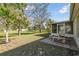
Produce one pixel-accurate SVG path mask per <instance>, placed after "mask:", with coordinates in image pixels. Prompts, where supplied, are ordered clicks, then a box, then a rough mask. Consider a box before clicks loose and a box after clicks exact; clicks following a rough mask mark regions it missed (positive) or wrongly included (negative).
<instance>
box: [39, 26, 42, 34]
mask: <svg viewBox="0 0 79 59" xmlns="http://www.w3.org/2000/svg"><path fill="white" fill-rule="evenodd" d="M39 32H40V33H41V32H42V29H41V25H39Z"/></svg>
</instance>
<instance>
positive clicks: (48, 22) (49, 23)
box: [46, 19, 54, 32]
mask: <svg viewBox="0 0 79 59" xmlns="http://www.w3.org/2000/svg"><path fill="white" fill-rule="evenodd" d="M53 23H54V20H52V19H49V20H48V21H47V29H46V30H47V31H48V32H51V31H52V24H53Z"/></svg>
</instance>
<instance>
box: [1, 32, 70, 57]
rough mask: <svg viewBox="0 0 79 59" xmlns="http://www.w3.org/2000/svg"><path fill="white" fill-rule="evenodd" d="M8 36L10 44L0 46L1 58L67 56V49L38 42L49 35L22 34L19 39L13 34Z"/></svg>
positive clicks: (43, 33) (44, 33)
mask: <svg viewBox="0 0 79 59" xmlns="http://www.w3.org/2000/svg"><path fill="white" fill-rule="evenodd" d="M12 33H13V32H12ZM27 34H28V35H27ZM10 35H11V36H10V40H11V42H9V43H7V44H0V55H2V56H16V55H17V56H41V55H42V56H44V55H45V56H57V55H58V56H59V55H60V56H64V55H69V51H68V49H65V48H60V47H56V46H52V45H49V44H45V43H42V42H40V40H42V39H45V38H46V37H48V35H49V34H48V33H46V32H42V33H31V32H30V33H22V35H21V36H19V37H18V36H17V35H16V33H15V32H14V33H13V34H11V33H10ZM0 36H1V35H0ZM1 38H2V37H1ZM3 38H4V36H3Z"/></svg>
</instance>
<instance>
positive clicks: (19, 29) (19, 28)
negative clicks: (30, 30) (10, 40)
mask: <svg viewBox="0 0 79 59" xmlns="http://www.w3.org/2000/svg"><path fill="white" fill-rule="evenodd" d="M20 31H21V27H20V20H19V24H18V36H20V35H21V33H20Z"/></svg>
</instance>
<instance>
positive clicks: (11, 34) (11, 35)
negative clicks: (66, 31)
mask: <svg viewBox="0 0 79 59" xmlns="http://www.w3.org/2000/svg"><path fill="white" fill-rule="evenodd" d="M29 34H34V33H21V35H29ZM17 35H18V33H10V34H9V37H14V36H17ZM4 37H5V35H4V36H2V35H0V38H4Z"/></svg>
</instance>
